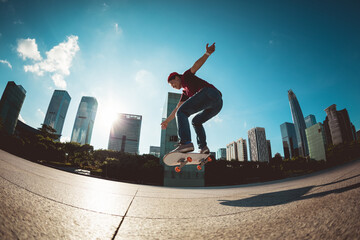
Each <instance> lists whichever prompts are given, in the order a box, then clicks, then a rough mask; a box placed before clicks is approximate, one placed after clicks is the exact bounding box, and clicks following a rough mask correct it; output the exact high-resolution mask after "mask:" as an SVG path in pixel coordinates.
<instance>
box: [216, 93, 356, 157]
mask: <svg viewBox="0 0 360 240" xmlns="http://www.w3.org/2000/svg"><path fill="white" fill-rule="evenodd" d="M288 98H289V104H290V111H291V115H292V119H293V122H292V123H289V122H285V123H283V124H281V125H280V132H281V136H282V143H283V149H284V158H285V159H290V158H293V157H297V156H301V157H310V158H311V159H314V160H325V161H326V148H327V147H328V146H329V145H330V144H334V145H337V144H340V143H344V142H351V141H353V140H356V139H358V138H359V136H360V131H358V132H356V130H355V126H354V125H353V124H352V123H351V121H350V118H349V114H348V112H347V110H346V109H343V110H340V111H337V110H336V105H335V104H333V105H331V106H329V107H328V108H326V109H325V112H326V115H327V117H326V119H325V120H324V122H323V123H317V122H316V117H315V116H314V115H313V114H310V115H309V116H307V117H305V118H304V116H303V113H302V110H301V108H300V104H299V101H298V100H297V98H296V95H295V93H294V92H293V91H292V90H289V91H288ZM248 145H249V147H248V148H247V146H246V140H244V139H243V138H240V139H239V140H238V141H236V142H235V141H234V142H231V143H229V144H227V146H226V149H225V148H220V149H219V150H218V154H217V159H226V160H228V161H231V160H235V161H240V162H244V161H245V162H246V161H248V160H247V153H246V152H247V149H249V157H250V159H249V161H252V162H268V161H269V160H270V159H271V158H272V153H271V143H270V140H266V134H265V129H264V128H260V127H256V128H252V129H250V130H249V131H248ZM223 151H225V152H226V156H225V157H224V155H223V154H222V152H223Z"/></svg>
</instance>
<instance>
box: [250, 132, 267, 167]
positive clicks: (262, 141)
mask: <svg viewBox="0 0 360 240" xmlns="http://www.w3.org/2000/svg"><path fill="white" fill-rule="evenodd" d="M248 137H249V153H250V161H252V162H269V153H268V146H267V143H266V134H265V128H260V127H256V128H252V129H250V130H249V131H248Z"/></svg>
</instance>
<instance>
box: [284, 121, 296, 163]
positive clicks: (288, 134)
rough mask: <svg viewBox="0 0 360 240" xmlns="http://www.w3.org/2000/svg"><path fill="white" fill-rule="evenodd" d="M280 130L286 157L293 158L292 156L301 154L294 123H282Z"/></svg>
mask: <svg viewBox="0 0 360 240" xmlns="http://www.w3.org/2000/svg"><path fill="white" fill-rule="evenodd" d="M280 130H281V137H282V142H283V147H284V157H285V159H291V158H292V157H295V156H299V149H298V144H297V138H296V133H295V126H294V124H293V123H288V122H285V123H283V124H281V125H280Z"/></svg>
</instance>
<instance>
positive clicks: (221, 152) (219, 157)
mask: <svg viewBox="0 0 360 240" xmlns="http://www.w3.org/2000/svg"><path fill="white" fill-rule="evenodd" d="M216 159H217V160H225V159H226V148H219V149H218V151H217V153H216Z"/></svg>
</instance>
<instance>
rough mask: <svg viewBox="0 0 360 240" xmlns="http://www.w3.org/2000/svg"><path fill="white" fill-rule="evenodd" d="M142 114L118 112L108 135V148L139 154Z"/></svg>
mask: <svg viewBox="0 0 360 240" xmlns="http://www.w3.org/2000/svg"><path fill="white" fill-rule="evenodd" d="M141 122H142V116H140V115H134V114H124V113H119V114H118V116H117V118H116V120H115V121H114V123H113V125H112V127H111V130H110V136H109V145H108V149H109V150H113V151H120V152H126V153H133V154H139V143H140V131H141Z"/></svg>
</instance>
